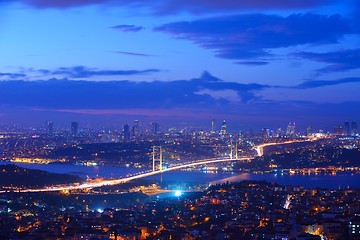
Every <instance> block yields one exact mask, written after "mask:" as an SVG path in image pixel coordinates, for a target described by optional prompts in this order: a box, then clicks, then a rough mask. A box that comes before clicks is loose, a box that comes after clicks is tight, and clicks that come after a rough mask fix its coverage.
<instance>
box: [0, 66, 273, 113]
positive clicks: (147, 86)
mask: <svg viewBox="0 0 360 240" xmlns="http://www.w3.org/2000/svg"><path fill="white" fill-rule="evenodd" d="M81 76H83V75H82V74H81ZM266 87H268V86H266V85H260V84H241V83H234V82H224V81H221V80H219V79H216V78H214V77H213V76H211V75H210V74H209V73H204V74H203V76H202V77H200V78H195V79H191V80H177V81H170V82H165V81H154V82H132V81H125V80H123V81H105V82H92V81H75V80H55V79H54V80H46V81H15V80H14V81H0V103H2V104H8V105H11V104H12V105H25V106H28V107H34V108H35V107H36V108H44V109H133V108H136V109H158V108H165V109H167V108H169V109H173V108H196V109H201V108H203V107H204V108H208V107H209V106H211V107H213V106H225V105H228V104H231V103H233V102H234V101H237V102H240V101H241V102H248V101H252V100H254V98H255V96H254V94H253V91H255V90H259V89H263V88H266ZM15 90H16V91H15ZM221 94H224V95H223V96H221Z"/></svg>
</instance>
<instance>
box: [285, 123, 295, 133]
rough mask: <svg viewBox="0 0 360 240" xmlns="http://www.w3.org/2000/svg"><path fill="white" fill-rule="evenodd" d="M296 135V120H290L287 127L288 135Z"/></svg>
mask: <svg viewBox="0 0 360 240" xmlns="http://www.w3.org/2000/svg"><path fill="white" fill-rule="evenodd" d="M294 135H295V122H289V124H288V126H287V129H286V136H288V137H293V136H294Z"/></svg>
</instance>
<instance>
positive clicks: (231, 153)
mask: <svg viewBox="0 0 360 240" xmlns="http://www.w3.org/2000/svg"><path fill="white" fill-rule="evenodd" d="M234 151H235V159H239V155H238V143H237V141H235V146H234V145H233V142H232V141H231V142H230V154H229V157H230V159H233V157H234Z"/></svg>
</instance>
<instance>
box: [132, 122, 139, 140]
mask: <svg viewBox="0 0 360 240" xmlns="http://www.w3.org/2000/svg"><path fill="white" fill-rule="evenodd" d="M139 135H140V130H139V121H138V120H135V121H134V126H133V136H134V137H135V138H136V137H138V136H139Z"/></svg>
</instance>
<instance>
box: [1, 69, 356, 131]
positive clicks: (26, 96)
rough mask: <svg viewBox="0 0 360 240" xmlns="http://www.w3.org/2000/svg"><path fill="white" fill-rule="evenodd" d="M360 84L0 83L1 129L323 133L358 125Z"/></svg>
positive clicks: (204, 79)
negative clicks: (303, 128)
mask: <svg viewBox="0 0 360 240" xmlns="http://www.w3.org/2000/svg"><path fill="white" fill-rule="evenodd" d="M359 83H360V78H349V79H338V80H332V81H326V80H323V81H310V80H308V81H305V82H304V83H302V84H299V85H296V86H293V87H279V86H269V85H261V84H255V83H253V84H243V83H237V82H226V81H223V80H221V79H218V78H216V77H214V76H212V75H211V74H209V73H208V72H204V74H203V75H202V76H201V77H199V78H194V79H190V80H176V81H154V82H134V81H126V80H119V81H97V82H93V81H84V80H65V79H62V80H57V79H51V80H45V81H19V80H8V81H0V112H1V113H3V116H1V120H2V122H3V123H4V122H8V123H14V122H16V123H20V124H24V123H29V122H31V121H33V122H41V123H43V122H44V121H45V120H46V119H54V120H55V119H56V121H57V122H60V121H65V122H70V121H74V119H75V120H77V121H80V122H81V123H82V124H85V123H86V122H92V123H94V122H96V126H98V124H103V123H104V122H109V123H111V124H113V123H114V122H117V123H118V122H124V121H127V122H129V121H130V122H131V121H133V120H134V119H139V120H144V121H153V120H154V119H156V120H160V121H167V122H169V121H172V122H174V121H175V122H179V121H186V122H189V121H190V122H193V121H202V122H204V121H206V122H210V120H211V119H213V118H216V119H226V120H227V122H228V123H229V126H232V128H233V126H234V125H237V126H238V127H239V128H238V129H250V128H254V127H259V126H260V127H270V128H271V127H279V126H281V124H282V123H283V124H284V127H285V126H286V124H287V122H288V121H293V120H296V121H297V122H299V121H302V122H305V123H312V124H313V123H316V122H317V123H319V125H320V126H319V127H324V126H323V125H322V124H324V122H326V123H328V124H330V126H331V125H336V124H338V123H337V122H339V121H340V122H341V121H343V119H347V118H351V119H354V118H355V119H356V118H357V117H360V113H358V111H354V109H358V108H359V106H360V100H359V95H358V92H357V89H358V84H359ZM334 92H336V97H335V96H334ZM324 96H325V97H326V98H325V97H324ZM319 100H321V101H319ZM326 100H327V101H326ZM346 101H353V102H346ZM334 112H336V114H334ZM23 116H27V117H26V118H25V119H24V118H23ZM21 121H22V122H21ZM209 126H210V123H209Z"/></svg>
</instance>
